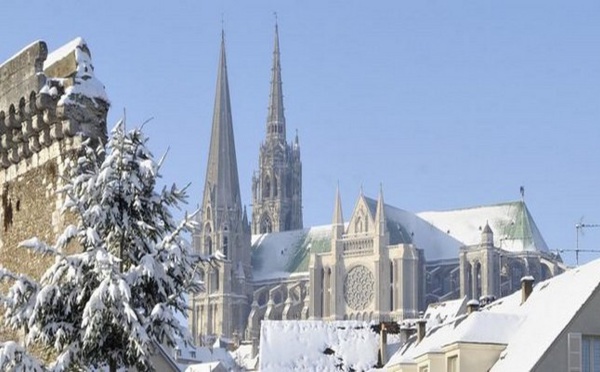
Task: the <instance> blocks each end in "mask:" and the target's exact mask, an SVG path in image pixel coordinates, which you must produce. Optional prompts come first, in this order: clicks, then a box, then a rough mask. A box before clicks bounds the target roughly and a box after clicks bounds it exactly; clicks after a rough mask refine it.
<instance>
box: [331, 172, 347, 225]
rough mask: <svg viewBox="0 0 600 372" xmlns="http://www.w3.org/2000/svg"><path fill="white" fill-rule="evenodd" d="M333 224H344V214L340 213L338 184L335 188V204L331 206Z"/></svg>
mask: <svg viewBox="0 0 600 372" xmlns="http://www.w3.org/2000/svg"><path fill="white" fill-rule="evenodd" d="M332 222H333V225H342V226H343V225H344V214H343V213H342V198H341V196H340V185H339V183H338V186H337V188H336V190H335V206H334V207H333V221H332Z"/></svg>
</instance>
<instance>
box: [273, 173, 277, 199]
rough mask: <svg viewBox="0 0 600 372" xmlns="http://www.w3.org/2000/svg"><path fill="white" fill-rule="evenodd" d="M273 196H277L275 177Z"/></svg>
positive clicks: (274, 179)
mask: <svg viewBox="0 0 600 372" xmlns="http://www.w3.org/2000/svg"><path fill="white" fill-rule="evenodd" d="M273 196H277V177H273Z"/></svg>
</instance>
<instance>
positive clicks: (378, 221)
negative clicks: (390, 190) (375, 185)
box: [375, 184, 386, 235]
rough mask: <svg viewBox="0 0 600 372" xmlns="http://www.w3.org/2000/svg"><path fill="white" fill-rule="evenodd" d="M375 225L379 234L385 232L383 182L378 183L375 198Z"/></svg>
mask: <svg viewBox="0 0 600 372" xmlns="http://www.w3.org/2000/svg"><path fill="white" fill-rule="evenodd" d="M375 226H376V227H377V232H378V233H379V235H383V234H385V231H386V221H385V203H384V201H383V184H380V185H379V198H377V212H376V216H375Z"/></svg>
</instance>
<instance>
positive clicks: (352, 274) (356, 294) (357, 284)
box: [344, 265, 375, 310]
mask: <svg viewBox="0 0 600 372" xmlns="http://www.w3.org/2000/svg"><path fill="white" fill-rule="evenodd" d="M374 297H375V277H374V276H373V272H371V270H369V269H368V268H367V267H365V266H362V265H359V266H356V267H354V268H352V269H351V270H350V271H349V272H348V274H347V275H346V280H345V282H344V299H345V300H346V303H347V304H348V306H350V307H351V308H352V309H354V310H364V309H366V308H367V307H368V306H369V305H371V303H372V302H373V298H374Z"/></svg>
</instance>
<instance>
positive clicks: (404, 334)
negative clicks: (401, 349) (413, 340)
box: [400, 324, 415, 346]
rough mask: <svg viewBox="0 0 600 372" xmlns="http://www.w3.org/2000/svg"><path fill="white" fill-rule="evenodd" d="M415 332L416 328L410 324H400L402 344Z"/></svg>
mask: <svg viewBox="0 0 600 372" xmlns="http://www.w3.org/2000/svg"><path fill="white" fill-rule="evenodd" d="M414 332H415V330H414V328H411V327H410V326H409V325H408V324H402V325H401V326H400V345H401V346H402V345H404V344H405V343H406V342H407V341H408V339H409V338H410V336H411V335H412V334H413V333H414Z"/></svg>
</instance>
